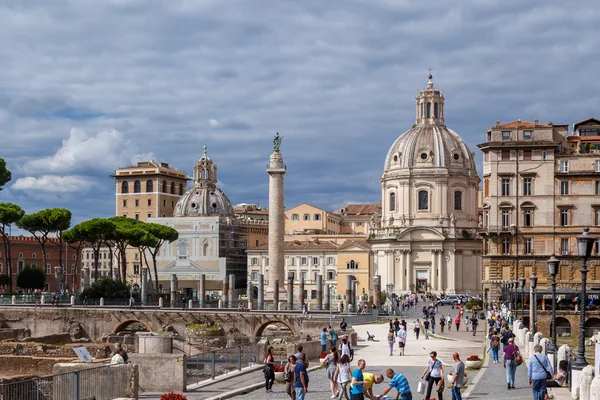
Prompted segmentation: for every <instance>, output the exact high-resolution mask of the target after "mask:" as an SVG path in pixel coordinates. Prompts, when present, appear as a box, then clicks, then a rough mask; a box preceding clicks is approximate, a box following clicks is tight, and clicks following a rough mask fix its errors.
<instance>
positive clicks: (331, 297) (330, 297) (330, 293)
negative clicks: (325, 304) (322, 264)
mask: <svg viewBox="0 0 600 400" xmlns="http://www.w3.org/2000/svg"><path fill="white" fill-rule="evenodd" d="M328 288H329V326H333V325H332V323H333V296H332V292H333V285H331V284H330V285H328Z"/></svg>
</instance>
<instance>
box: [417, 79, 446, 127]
mask: <svg viewBox="0 0 600 400" xmlns="http://www.w3.org/2000/svg"><path fill="white" fill-rule="evenodd" d="M416 101H417V125H444V92H442V91H441V90H436V89H435V88H434V87H433V75H431V69H430V70H429V82H427V88H426V89H425V90H423V91H421V90H419V91H418V92H417V97H416Z"/></svg>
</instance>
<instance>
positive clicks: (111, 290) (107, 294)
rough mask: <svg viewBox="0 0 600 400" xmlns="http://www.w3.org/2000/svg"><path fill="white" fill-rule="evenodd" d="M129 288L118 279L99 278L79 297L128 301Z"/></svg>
mask: <svg viewBox="0 0 600 400" xmlns="http://www.w3.org/2000/svg"><path fill="white" fill-rule="evenodd" d="M130 293H131V288H130V287H129V285H127V284H126V283H125V282H123V281H121V280H119V279H116V280H115V279H112V278H110V277H108V276H103V277H100V278H99V279H98V280H96V281H95V282H94V283H92V286H90V287H89V288H87V289H85V290H84V291H83V292H82V293H81V295H82V296H83V297H87V298H89V299H99V298H101V297H103V298H104V299H128V298H129V296H130Z"/></svg>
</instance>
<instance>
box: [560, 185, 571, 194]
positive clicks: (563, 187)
mask: <svg viewBox="0 0 600 400" xmlns="http://www.w3.org/2000/svg"><path fill="white" fill-rule="evenodd" d="M560 194H561V195H562V196H566V195H568V194H569V181H560Z"/></svg>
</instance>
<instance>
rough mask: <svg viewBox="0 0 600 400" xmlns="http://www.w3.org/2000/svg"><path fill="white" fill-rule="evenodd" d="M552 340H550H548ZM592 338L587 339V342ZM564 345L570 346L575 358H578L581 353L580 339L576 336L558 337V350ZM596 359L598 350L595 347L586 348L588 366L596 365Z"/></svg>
mask: <svg viewBox="0 0 600 400" xmlns="http://www.w3.org/2000/svg"><path fill="white" fill-rule="evenodd" d="M548 339H549V340H550V338H548ZM589 339H590V338H585V340H589ZM563 344H566V345H569V346H570V347H571V351H572V352H573V356H575V357H577V355H578V354H579V352H578V351H577V350H578V349H579V338H578V337H576V336H564V337H563V336H557V337H556V345H557V346H558V348H560V346H562V345H563ZM595 357H596V349H595V347H594V346H585V359H586V360H587V362H588V364H590V365H594V364H595V360H596V359H595Z"/></svg>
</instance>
